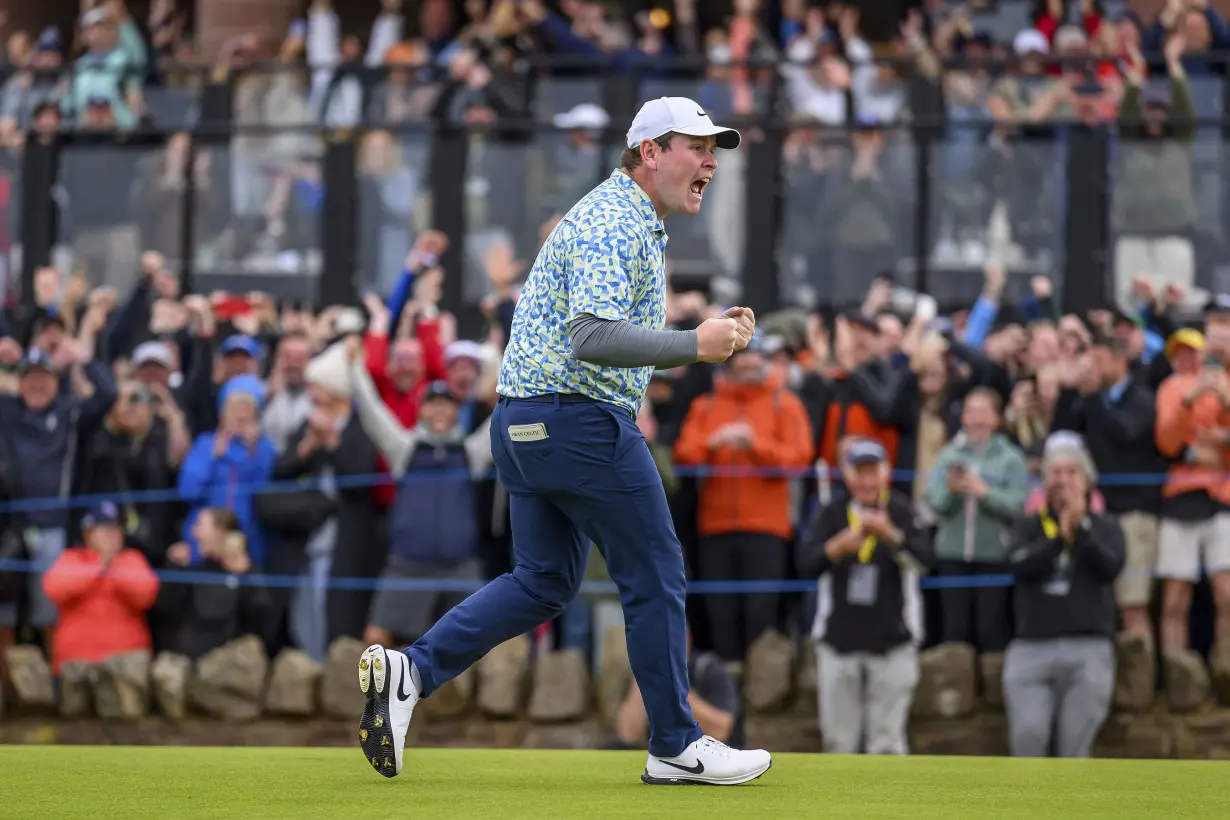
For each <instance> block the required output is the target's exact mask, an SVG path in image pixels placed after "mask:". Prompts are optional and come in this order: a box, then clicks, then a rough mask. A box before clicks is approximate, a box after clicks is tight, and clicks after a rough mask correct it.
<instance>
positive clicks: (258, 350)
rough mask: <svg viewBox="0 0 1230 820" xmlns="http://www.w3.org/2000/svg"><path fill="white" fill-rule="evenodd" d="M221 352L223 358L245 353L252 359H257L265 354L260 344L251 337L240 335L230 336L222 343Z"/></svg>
mask: <svg viewBox="0 0 1230 820" xmlns="http://www.w3.org/2000/svg"><path fill="white" fill-rule="evenodd" d="M221 352H222V355H223V356H229V355H230V354H232V353H247V354H248V355H249V356H251V357H252V358H253V359H259V358H261V356H263V355H264V353H265V351H264V348H262V347H261V343H260V342H258V341H256V339H253V338H252V337H251V336H244V335H242V334H240V335H237V336H231V337H229V338H228V339H227V340H226V341H225V342H223V343H222V348H221Z"/></svg>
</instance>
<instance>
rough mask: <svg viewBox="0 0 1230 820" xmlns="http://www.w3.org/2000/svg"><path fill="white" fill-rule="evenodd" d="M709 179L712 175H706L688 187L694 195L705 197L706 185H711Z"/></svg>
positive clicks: (698, 197)
mask: <svg viewBox="0 0 1230 820" xmlns="http://www.w3.org/2000/svg"><path fill="white" fill-rule="evenodd" d="M709 179H711V177H705V178H703V179H698V180H696V181H695V182H693V183H692V185H691V186H690V187H689V189H688V190H690V191H691V192H692V196H694V197H696V198H697V199H700V198H701V197H703V196H704V195H705V188H706V186H708V185H709Z"/></svg>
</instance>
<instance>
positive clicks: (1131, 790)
mask: <svg viewBox="0 0 1230 820" xmlns="http://www.w3.org/2000/svg"><path fill="white" fill-rule="evenodd" d="M643 767H644V755H643V754H639V753H627V752H556V751H494V750H493V751H475V750H471V749H438V750H437V749H414V750H410V751H408V752H407V766H406V770H405V771H403V772H402V774H401V775H400V776H399V777H397V778H395V779H393V780H385V779H384V778H381V777H379V776H377V775H376V774H375V773H374V772H373V771H372V770H371V769H370V768H368V766H367V764H366V763H365V762H364V761H363V759H362V757H361V755H360V753H359V751H358V750H357V749H316V748H312V749H266V748H261V749H255V748H237V749H219V748H182V747H178V748H152V747H123V746H111V747H83V746H3V747H0V817H3V818H9V817H13V818H18V817H37V818H40V820H42V819H43V818H55V817H65V818H91V820H105V819H106V818H124V820H133V818H140V817H158V818H164V819H165V820H180V818H252V820H266V819H267V820H275V819H276V818H294V820H300V819H301V818H302V820H316V818H325V817H342V818H355V817H376V818H381V819H382V820H397V819H398V818H413V820H420V819H423V818H450V820H452V819H454V818H455V819H458V820H460V818H490V819H491V820H496V819H497V818H498V819H499V820H504V819H505V818H507V819H508V820H518V819H519V818H533V820H554V818H583V820H598V819H599V818H652V820H660V819H661V818H675V817H679V818H689V820H695V818H704V817H714V818H746V820H760V818H778V817H780V818H805V817H806V818H813V817H834V818H843V819H844V818H855V817H877V818H878V817H910V818H911V819H912V820H913V818H927V817H936V818H940V817H954V816H955V817H979V818H982V817H987V818H995V820H1001V819H1002V818H1014V817H1028V818H1063V820H1072V818H1086V817H1099V818H1101V817H1105V818H1116V820H1121V819H1122V818H1135V817H1142V818H1143V817H1149V818H1161V817H1174V818H1184V820H1191V818H1201V817H1208V818H1214V817H1216V818H1226V817H1230V763H1204V762H1188V761H1118V760H1010V759H1002V758H965V757H907V758H887V757H834V756H824V755H780V756H778V757H776V758H775V760H774V764H773V768H772V769H770V770H769V772H768V773H767V774H766V775H765V776H764V777H762V778H761V779H760V780H758V781H756V782H755V783H752V784H750V785H747V786H738V787H733V788H712V787H704V788H702V787H688V788H678V787H649V786H643V785H641V783H640V780H639V775H640V773H641V771H642V769H643Z"/></svg>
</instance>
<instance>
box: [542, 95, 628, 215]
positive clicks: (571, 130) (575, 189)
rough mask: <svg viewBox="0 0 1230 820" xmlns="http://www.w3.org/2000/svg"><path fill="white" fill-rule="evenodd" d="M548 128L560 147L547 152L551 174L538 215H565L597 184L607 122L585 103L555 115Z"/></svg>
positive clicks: (598, 108) (607, 118) (601, 112)
mask: <svg viewBox="0 0 1230 820" xmlns="http://www.w3.org/2000/svg"><path fill="white" fill-rule="evenodd" d="M551 122H552V124H553V125H554V126H555V127H556V128H558V129H559V130H560V132H561V133H560V135H559V136H560V138H561V139H560V143H561V145H560V147H559V148H558V149H556V150H555V151H552V152H551V174H550V175H549V177H548V178H547V180H545V182H546V183H547V190H545V191H544V192H543V209H542V211H541V212H540V214H539V215H538V216H539V218H540V219H546V218H547V217H549V216H551V215H552V214H565V213H567V212H568V209H569V208H571V207H572V206H573V205H574V204H576V203H577V202H578V201H579V200H580V199H581V197H583V196H585V194H587V193H588V192H589V190H590V189H591V188H593V187H594V185H595V184H596V183H597V182H599V181H600V180H599V179H598V175H599V172H598V169H600V168H602V167H604V165H603V163H602V162H601V161H600V159H599V158H600V156H601V153H602V151H603V147H602V143H601V138H602V133H603V131H604V130H605V129H606V127H607V126H608V125H610V122H611V118H610V116H608V115H607V113H606V111H605V110H603V109H602V107H601V106H598V105H595V104H594V103H590V102H585V103H579V104H578V105H575V106H573V107H572V108H570V109H569V110H567V111H565V112H563V113H561V114H556V115H555V116H554V117H553V118H552V120H551Z"/></svg>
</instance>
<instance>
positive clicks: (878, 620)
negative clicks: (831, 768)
mask: <svg viewBox="0 0 1230 820" xmlns="http://www.w3.org/2000/svg"><path fill="white" fill-rule="evenodd" d="M842 451H843V453H842V478H843V480H844V481H845V484H846V489H847V491H848V493H849V498H850V500H849V503H847V502H846V501H840V502H834V503H831V504H828V505H827V506H825V507H824V508H823V509H822V510H821V511H820V515H819V517H818V519H817V522H816V526H815V527H814V528H813V530H812V533H811V536H810V538H809V539H808V540H807V541H806V542H805V543H804V544H803V546H802V548H801V550H800V554H799V572H800V575H801V576H802V577H817V576H818V577H819V578H820V589H819V599H818V601H817V605H816V621H815V625H814V626H813V627H812V639H813V640H815V641H816V642H817V663H818V677H817V680H818V681H819V685H818V688H819V690H820V732H821V734H822V735H823V737H824V750H825V751H826V752H829V753H834V754H857V753H859V752H862V751H864V750H865V751H866V752H867V753H868V754H906V753H907V751H908V748H907V743H906V721H907V718H908V717H909V713H910V704H911V702H912V701H913V698H914V687H915V686H916V685H917V684H918V649H917V647H918V644H919V643H920V642H921V641H922V637H923V634H922V633H923V624H922V599H921V596H920V593H919V589H918V575H919V573H920V572H922V571H924V570H926V569H928V568H930V567H931V566H932V565H933V564H934V562H935V556H934V553H932V551H931V545H930V544H929V543H928V540H927V537H926V535H924V533H923V532H922V530H921V528H920V527H919V526H918V524H917V523H916V522H915V519H914V512H913V509H912V507H911V504H910V499H909V497H908V496H906V495H903V494H901V493H898V492H896V491H894V490H890V489H889V480H890V478H891V476H892V470H891V468H890V467H889V464H888V453H887V452H886V451H885V449H884V447H883V445H881V444H880V443H879V442H878V441H875V440H874V439H870V438H854V439H848V440H847V441H846V442H845V443H844V446H843V447H842ZM864 679H865V682H864Z"/></svg>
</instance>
